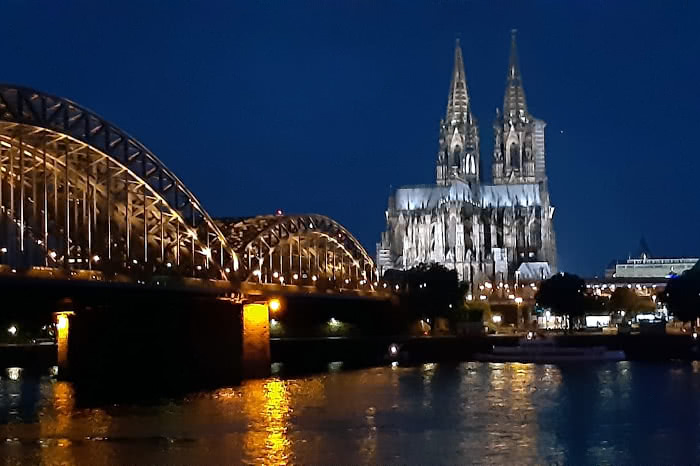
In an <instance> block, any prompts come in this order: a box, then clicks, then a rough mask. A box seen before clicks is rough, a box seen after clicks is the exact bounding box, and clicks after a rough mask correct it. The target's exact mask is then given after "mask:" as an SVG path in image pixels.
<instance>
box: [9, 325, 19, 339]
mask: <svg viewBox="0 0 700 466" xmlns="http://www.w3.org/2000/svg"><path fill="white" fill-rule="evenodd" d="M7 333H9V334H10V335H12V336H13V337H14V336H15V335H17V326H16V325H14V324H12V325H10V328H8V329H7Z"/></svg>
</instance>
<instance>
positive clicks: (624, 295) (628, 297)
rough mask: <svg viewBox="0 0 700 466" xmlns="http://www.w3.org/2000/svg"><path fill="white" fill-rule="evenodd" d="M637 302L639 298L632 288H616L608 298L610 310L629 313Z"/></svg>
mask: <svg viewBox="0 0 700 466" xmlns="http://www.w3.org/2000/svg"><path fill="white" fill-rule="evenodd" d="M638 302H639V296H637V293H635V292H634V290H632V288H626V287H618V288H616V289H615V291H613V293H612V295H611V296H610V310H611V311H625V312H626V313H631V312H632V311H633V310H635V309H636V308H637V303H638Z"/></svg>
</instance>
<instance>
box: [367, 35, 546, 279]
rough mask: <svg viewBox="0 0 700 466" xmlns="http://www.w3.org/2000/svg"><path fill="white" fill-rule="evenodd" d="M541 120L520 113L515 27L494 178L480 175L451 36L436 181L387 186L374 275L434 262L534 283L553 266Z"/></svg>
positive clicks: (474, 129)
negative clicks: (388, 191) (452, 55)
mask: <svg viewBox="0 0 700 466" xmlns="http://www.w3.org/2000/svg"><path fill="white" fill-rule="evenodd" d="M545 125H546V124H545V122H544V121H542V120H539V119H537V118H535V117H534V116H532V115H531V114H530V112H529V111H528V108H527V105H526V101H525V90H524V87H523V82H522V77H521V74H520V67H519V64H518V56H517V51H516V41H515V32H513V37H512V43H511V52H510V62H509V65H508V73H507V79H506V89H505V96H504V102H503V110H502V112H501V111H497V112H496V119H495V121H494V125H493V129H494V150H493V164H492V167H491V175H492V178H493V183H492V184H487V183H484V181H483V179H482V170H481V159H480V137H479V126H478V122H477V120H476V118H475V117H474V115H473V114H472V105H471V99H470V97H469V92H468V88H467V81H466V75H465V71H464V62H463V59H462V49H461V48H460V46H459V42H458V43H457V46H456V48H455V63H454V71H453V74H452V83H451V86H450V92H449V96H448V100H447V112H446V114H445V118H444V119H443V120H442V121H441V122H440V137H439V149H438V154H437V163H436V182H435V184H430V185H418V186H403V187H401V188H399V189H397V190H396V191H395V192H394V193H392V195H391V197H390V198H389V203H388V204H389V205H388V209H387V211H386V220H387V228H386V231H385V232H384V233H382V238H381V242H380V243H379V244H377V264H378V267H379V273H380V274H381V273H383V271H385V270H388V269H409V268H411V267H414V266H416V265H418V264H420V263H430V262H435V263H438V264H442V265H444V266H445V267H447V268H450V269H453V270H456V271H457V274H458V275H459V278H460V279H461V280H464V281H467V282H469V283H471V284H472V285H476V284H479V283H485V282H487V281H489V280H490V281H493V282H494V283H496V282H501V281H503V282H506V281H513V280H515V281H517V280H518V279H520V280H522V281H536V280H541V279H543V278H547V277H549V276H550V275H551V274H552V273H555V272H556V242H555V236H554V229H553V223H552V217H553V215H554V207H553V206H552V205H551V203H550V200H549V189H548V187H547V176H546V171H545V143H544V128H545Z"/></svg>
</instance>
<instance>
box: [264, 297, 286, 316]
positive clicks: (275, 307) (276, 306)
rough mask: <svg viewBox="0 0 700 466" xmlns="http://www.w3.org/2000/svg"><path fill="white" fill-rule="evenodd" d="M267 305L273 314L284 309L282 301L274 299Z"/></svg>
mask: <svg viewBox="0 0 700 466" xmlns="http://www.w3.org/2000/svg"><path fill="white" fill-rule="evenodd" d="M267 305H268V307H269V308H270V310H271V311H272V312H277V311H279V310H280V309H282V303H281V302H280V300H279V299H277V298H273V299H271V300H270V301H268V303H267ZM273 320H274V319H273Z"/></svg>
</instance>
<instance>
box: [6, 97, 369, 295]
mask: <svg viewBox="0 0 700 466" xmlns="http://www.w3.org/2000/svg"><path fill="white" fill-rule="evenodd" d="M3 272H4V273H27V274H34V275H38V276H42V277H44V278H46V277H47V276H48V277H53V276H56V277H73V278H89V279H95V280H116V281H120V280H121V281H123V280H127V281H129V280H131V281H134V282H140V283H147V282H150V281H152V280H154V279H155V277H174V278H177V277H182V278H192V277H194V278H198V279H209V280H219V281H220V280H227V281H229V282H231V283H232V284H233V285H234V286H235V285H237V284H240V283H244V282H247V283H259V284H265V283H277V284H297V285H304V284H307V285H310V286H317V287H319V288H346V289H366V290H372V289H373V288H374V286H375V285H374V280H375V279H376V271H375V266H374V262H373V261H372V259H371V258H370V256H369V255H368V254H367V252H366V251H365V250H364V248H363V247H362V246H361V245H360V243H359V242H358V241H357V240H356V239H355V238H354V237H353V236H352V234H351V233H350V232H349V231H347V230H346V229H345V228H343V227H342V226H341V225H339V224H338V223H337V222H335V221H333V220H332V219H330V218H328V217H325V216H321V215H298V216H281V215H275V216H261V217H252V218H246V219H237V220H234V219H222V220H214V219H212V218H211V217H210V216H209V214H208V213H207V212H206V210H205V209H204V207H203V206H202V205H201V203H200V202H199V201H198V200H197V198H196V197H195V196H194V194H192V192H190V191H189V190H188V189H187V187H186V186H185V185H184V184H183V183H182V181H180V180H179V179H178V178H177V176H175V174H174V173H173V172H171V171H170V170H169V169H168V168H167V167H166V166H165V165H164V164H163V162H161V161H160V160H159V159H158V157H156V156H155V155H154V154H153V153H152V152H151V151H149V150H148V149H147V148H146V147H145V146H144V145H143V144H141V143H140V142H138V141H137V140H136V139H134V138H132V137H131V136H129V135H128V134H127V133H125V132H124V131H122V130H121V129H119V128H118V127H116V126H114V125H113V124H111V123H109V122H107V121H106V120H104V119H103V118H101V117H99V116H98V115H96V114H94V113H92V112H91V111H89V110H87V109H85V108H83V107H81V106H79V105H78V104H76V103H74V102H71V101H69V100H66V99H62V98H59V97H55V96H51V95H48V94H44V93H41V92H38V91H36V90H32V89H28V88H23V87H17V86H9V85H0V273H3Z"/></svg>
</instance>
